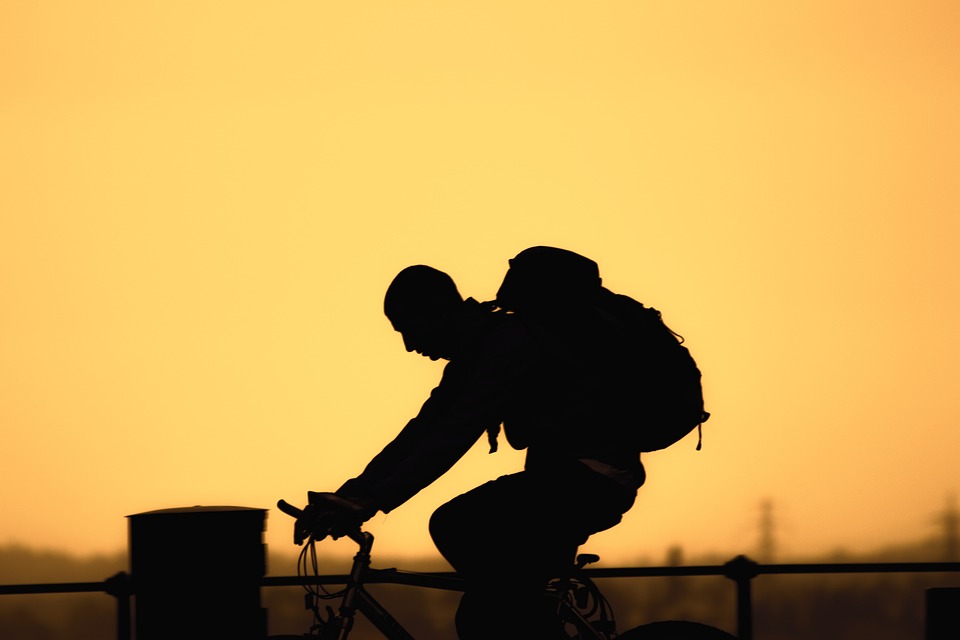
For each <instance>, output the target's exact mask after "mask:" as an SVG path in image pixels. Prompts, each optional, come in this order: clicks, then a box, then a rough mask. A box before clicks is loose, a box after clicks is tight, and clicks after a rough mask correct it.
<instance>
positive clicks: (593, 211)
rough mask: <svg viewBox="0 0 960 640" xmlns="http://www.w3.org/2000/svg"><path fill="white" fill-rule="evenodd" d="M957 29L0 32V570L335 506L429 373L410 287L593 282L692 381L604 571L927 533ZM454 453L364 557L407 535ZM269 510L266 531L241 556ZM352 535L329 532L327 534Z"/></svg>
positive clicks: (954, 131)
mask: <svg viewBox="0 0 960 640" xmlns="http://www.w3.org/2000/svg"><path fill="white" fill-rule="evenodd" d="M957 33H960V5H958V4H957V3H955V2H952V1H950V0H941V1H934V0H917V1H910V2H907V1H900V2H876V1H873V0H869V1H868V0H852V1H849V2H835V1H833V0H831V1H827V0H813V1H804V2H761V1H747V2H737V3H730V2H686V1H679V2H670V3H663V2H656V3H655V2H634V1H629V2H628V1H607V2H565V1H555V0H552V1H550V2H482V3H480V2H473V3H466V2H422V1H421V2H417V1H415V2H403V3H400V2H354V3H347V2H341V3H334V2H317V1H315V0H310V1H303V2H300V1H296V2H281V3H264V2H242V1H231V2H199V3H198V2H186V1H182V0H176V1H172V2H137V3H129V2H118V1H116V0H107V1H104V2H96V3H84V2H72V1H66V0H64V1H59V2H56V1H52V2H33V1H32V0H31V1H28V0H8V1H6V2H4V3H3V4H2V5H0V428H2V444H0V484H2V487H3V489H2V492H0V513H2V514H3V515H2V517H0V544H2V543H8V542H19V543H24V544H30V545H36V546H40V547H58V548H67V549H70V550H73V551H77V552H84V553H91V552H100V551H112V550H115V549H119V548H122V547H123V546H124V545H125V542H126V521H125V518H124V516H126V515H128V514H134V513H139V512H142V511H147V510H152V509H158V508H164V507H174V506H186V505H194V504H207V505H213V504H221V505H222V504H227V505H242V506H251V507H264V508H271V507H272V505H273V504H274V503H275V501H276V499H277V498H281V497H284V498H287V499H291V500H298V499H301V497H302V496H303V495H304V492H305V491H306V490H307V489H317V490H330V489H333V488H335V487H336V486H338V485H339V484H340V482H342V481H343V480H344V479H346V478H347V477H349V476H351V475H353V474H355V473H357V472H359V470H360V469H361V468H362V467H363V465H364V464H365V463H366V461H367V460H368V459H369V458H370V457H371V456H372V455H373V454H374V453H376V452H377V451H378V450H379V448H380V447H381V446H382V445H383V444H385V443H386V441H387V440H388V439H389V438H390V437H391V436H392V435H393V434H394V433H395V432H396V430H398V429H399V428H400V427H401V426H402V425H403V423H404V422H405V421H406V419H407V418H408V417H409V416H410V415H412V414H413V413H414V412H415V411H416V409H417V408H418V407H419V404H420V402H421V401H422V400H423V399H424V398H425V396H426V394H427V393H428V391H429V389H430V388H431V386H432V385H433V383H434V382H435V381H436V380H437V379H438V378H439V375H440V364H439V363H431V362H429V361H427V360H425V359H421V358H418V357H416V356H414V355H409V354H407V353H405V352H404V350H403V348H402V344H401V341H400V338H399V336H397V335H396V334H394V333H393V332H392V330H391V328H390V325H389V323H388V322H387V321H386V320H385V319H384V318H383V316H382V314H381V301H382V296H383V292H384V289H385V287H386V286H387V284H388V283H389V281H390V279H391V278H392V276H393V275H394V274H395V273H396V272H397V271H398V270H399V269H400V268H402V267H404V266H406V265H408V264H413V263H427V264H432V265H434V266H436V267H439V268H441V269H444V270H447V271H448V272H449V273H450V274H451V275H453V277H454V278H455V279H456V280H457V282H458V283H459V284H460V286H461V290H462V292H463V293H464V294H466V295H473V296H476V297H478V298H482V299H483V298H490V297H492V295H493V293H494V292H495V291H496V287H497V285H498V283H499V280H500V278H501V277H502V275H503V273H504V271H505V269H506V264H507V263H506V261H507V259H508V258H510V257H511V256H512V255H514V254H515V253H517V252H518V251H519V250H521V249H523V248H524V247H526V246H529V245H532V244H554V245H558V246H563V247H567V248H570V249H574V250H578V251H581V252H582V253H585V254H587V255H589V256H591V257H593V258H595V259H596V260H597V261H598V262H599V263H600V266H601V270H602V274H603V275H604V277H605V281H606V282H607V283H608V284H609V285H610V286H611V287H612V288H614V289H616V290H618V291H621V292H624V293H629V294H631V295H633V296H635V297H637V298H638V299H641V300H643V301H645V302H646V303H648V304H651V305H653V306H656V307H658V308H660V309H662V310H663V312H664V315H665V317H666V319H667V320H668V322H669V323H670V324H671V325H672V326H673V327H674V328H675V329H676V330H678V331H679V332H680V333H683V334H684V335H686V336H687V338H688V344H689V345H690V347H691V348H692V350H693V352H694V354H695V356H696V357H697V360H698V362H699V363H700V365H701V368H702V369H703V371H704V375H705V386H706V394H707V401H708V408H709V410H710V411H712V412H713V414H714V417H713V419H711V420H710V422H709V423H708V424H707V426H706V428H705V433H704V449H703V451H701V452H699V453H698V452H695V451H694V441H693V440H689V441H684V442H682V443H680V444H679V445H677V446H676V447H675V448H674V449H672V450H670V451H667V452H662V453H657V454H651V455H649V456H647V457H646V462H647V466H648V472H649V482H648V484H647V486H646V487H645V488H644V489H643V490H642V492H641V496H640V498H639V500H638V502H637V506H636V508H635V509H634V511H633V512H631V514H630V515H629V516H628V517H627V519H626V520H625V522H624V523H623V525H621V527H620V528H619V529H618V530H616V531H614V532H609V533H606V534H603V535H601V536H598V537H597V539H596V541H595V542H593V543H591V545H590V549H591V550H593V551H596V552H599V553H600V554H601V555H603V556H604V557H605V558H608V559H610V560H611V561H621V562H630V561H633V560H635V559H637V558H642V557H647V558H652V559H655V560H659V559H661V558H662V555H663V554H664V552H665V549H666V548H667V547H668V546H670V545H673V544H682V545H684V546H685V547H686V549H687V550H688V552H690V553H699V552H707V551H718V552H722V553H731V554H732V553H738V552H748V553H750V552H753V550H754V546H755V541H756V536H757V527H756V522H757V520H758V518H759V504H760V502H761V501H762V500H764V499H767V498H771V499H773V500H774V501H775V508H776V514H777V518H778V522H779V525H780V526H779V529H778V531H779V534H780V536H781V538H780V540H781V543H782V548H783V550H784V552H785V553H793V554H803V553H814V552H819V551H827V550H831V549H834V548H836V547H841V546H842V547H846V548H848V549H853V550H861V549H871V548H876V547H878V546H881V545H884V544H888V543H891V542H896V541H900V540H912V539H918V538H921V537H927V536H932V535H934V534H935V533H936V525H935V523H934V518H935V515H936V513H937V512H938V511H939V510H941V509H942V508H943V506H944V505H945V503H946V499H947V496H948V495H950V494H951V492H955V491H957V489H958V488H960V486H958V485H960V482H958V480H957V471H956V462H957V457H958V452H960V408H958V403H957V395H958V393H957V392H958V382H960V375H958V361H960V340H958V338H957V327H958V326H960V302H958V295H957V294H958V286H957V285H958V275H960V274H958V260H957V244H958V241H960V218H958V213H960V118H958V117H957V114H958V113H960V45H958V44H957V43H958V40H957V37H956V36H957ZM520 464H521V456H520V455H519V454H517V453H515V452H509V451H504V452H501V453H499V454H497V455H495V456H488V455H487V454H486V451H485V449H484V448H483V446H482V445H479V446H478V447H477V448H475V449H474V450H473V451H471V453H470V454H468V456H467V457H466V458H465V459H464V460H463V461H462V462H461V463H460V464H459V465H458V466H457V467H456V468H455V469H454V470H453V471H452V472H451V473H450V474H449V476H447V477H445V478H444V479H443V480H442V481H440V482H439V483H437V484H435V485H434V486H432V487H430V488H429V489H428V490H426V491H425V492H423V493H422V494H421V495H419V496H417V497H416V498H415V499H414V500H412V501H411V502H410V503H408V504H407V505H405V506H404V507H403V508H401V509H398V510H397V511H395V512H393V513H392V514H390V515H389V516H386V517H384V516H378V517H377V518H376V519H375V520H374V523H373V530H374V532H375V533H376V534H377V536H378V539H379V540H380V543H379V547H380V549H382V550H384V551H393V552H407V553H416V554H419V553H423V552H426V551H427V550H428V548H429V539H428V537H427V535H426V533H425V522H426V518H427V515H428V514H429V513H430V511H431V510H432V508H433V507H435V506H436V505H437V504H439V503H440V502H441V501H443V500H444V499H445V498H447V497H449V496H452V495H455V494H456V493H457V492H459V491H462V490H464V489H466V488H468V487H470V486H473V485H474V484H476V483H479V482H480V481H482V480H484V479H487V478H490V477H494V476H496V475H498V474H501V473H504V472H507V471H512V470H514V469H516V468H518V467H519V465H520ZM289 535H290V523H289V522H287V521H286V518H285V517H284V516H282V515H278V514H277V513H276V512H273V511H271V514H270V518H269V529H268V533H267V541H268V543H269V544H271V545H287V544H288V540H289ZM338 544H339V543H338Z"/></svg>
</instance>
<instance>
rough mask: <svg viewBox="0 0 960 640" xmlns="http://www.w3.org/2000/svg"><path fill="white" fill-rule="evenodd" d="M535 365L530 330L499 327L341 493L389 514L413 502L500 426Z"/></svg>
mask: <svg viewBox="0 0 960 640" xmlns="http://www.w3.org/2000/svg"><path fill="white" fill-rule="evenodd" d="M531 360H532V353H531V341H530V339H529V336H528V335H527V333H526V330H525V329H524V328H523V327H522V326H521V325H520V324H519V323H514V322H510V323H504V324H503V325H502V326H501V327H498V329H497V330H495V331H494V333H493V334H492V335H491V336H490V337H489V338H488V339H487V340H486V341H485V342H484V344H483V346H482V348H481V349H480V351H479V353H478V354H477V358H476V360H475V361H474V362H473V363H463V362H457V361H453V362H451V363H449V364H448V365H447V367H446V368H445V369H444V373H443V378H442V379H441V380H440V384H439V385H438V386H437V387H436V388H435V389H434V390H433V392H432V393H431V394H430V397H429V398H428V399H427V401H426V402H425V403H424V404H423V407H422V408H421V409H420V412H419V413H418V414H417V416H416V417H415V418H413V419H412V420H410V422H408V423H407V425H406V426H405V427H404V428H403V429H402V430H401V431H400V433H399V434H398V435H397V437H396V438H394V439H393V441H391V442H390V443H389V444H388V445H387V446H386V447H385V448H384V449H383V450H382V451H381V452H380V453H379V454H378V455H377V456H376V457H375V458H373V460H371V461H370V464H368V465H367V467H366V468H365V469H364V471H363V473H361V474H360V475H359V476H358V477H356V478H354V479H352V480H349V481H347V482H346V483H345V484H344V485H343V486H342V487H341V488H340V489H339V490H338V492H337V493H341V494H342V495H346V496H351V495H353V496H366V497H371V498H373V499H374V501H375V502H376V504H377V506H378V507H379V509H380V510H381V511H383V512H385V513H386V512H389V511H391V510H392V509H394V508H396V507H398V506H399V505H401V504H403V503H404V502H406V501H407V500H409V499H410V498H412V497H413V496H414V495H416V494H417V493H418V492H419V491H420V490H421V489H423V488H424V487H426V486H428V485H429V484H431V483H432V482H433V481H434V480H436V479H437V478H439V477H440V476H442V475H443V474H444V473H446V471H447V470H448V469H450V467H452V466H453V465H454V463H456V462H457V461H458V460H459V459H460V458H461V457H462V456H463V455H464V454H465V453H466V452H467V451H468V450H469V449H470V448H471V447H472V446H473V444H474V443H475V442H476V441H477V440H478V439H479V438H480V437H481V436H482V435H483V434H484V433H485V431H486V429H487V428H488V427H491V426H496V425H499V424H500V422H501V421H502V420H503V414H504V410H505V408H506V407H507V406H508V405H509V403H510V401H511V396H512V394H513V392H514V390H515V389H516V388H517V386H518V385H517V382H518V380H519V379H520V377H521V376H522V375H523V373H524V372H525V371H526V370H527V369H528V368H529V366H530V364H531ZM461 365H463V366H461Z"/></svg>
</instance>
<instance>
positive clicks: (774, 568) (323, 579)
mask: <svg viewBox="0 0 960 640" xmlns="http://www.w3.org/2000/svg"><path fill="white" fill-rule="evenodd" d="M582 572H583V574H584V575H585V576H587V577H589V578H642V577H666V576H722V577H725V578H729V579H730V580H732V581H733V582H735V583H736V585H737V632H738V637H739V638H740V640H752V638H753V609H752V602H751V601H752V594H751V582H752V581H753V580H754V579H755V578H756V577H758V576H761V575H787V574H791V575H798V574H808V575H810V574H851V573H944V572H947V573H949V572H960V562H834V563H810V564H759V563H757V562H754V561H753V560H750V559H749V558H747V557H745V556H737V557H736V558H734V559H732V560H730V561H729V562H727V563H725V564H722V565H693V566H678V567H621V568H609V569H602V568H593V569H582ZM349 579H350V576H349V575H347V574H331V575H321V576H279V577H278V576H269V577H264V578H262V579H261V582H260V584H261V586H263V587H285V586H306V585H312V584H346V583H347V582H348V580H349ZM364 579H365V581H366V582H368V583H371V584H374V583H379V584H403V585H410V586H417V587H427V588H433V589H444V590H451V591H462V590H463V580H462V578H460V577H459V576H457V574H456V573H454V572H451V571H438V572H427V573H417V572H411V571H400V570H397V569H371V570H370V571H369V573H368V574H367V575H366V576H365V578H364ZM55 593H107V594H110V595H112V596H114V597H115V598H117V620H118V623H117V637H118V638H119V639H120V640H128V639H129V638H130V597H131V596H132V595H134V587H133V583H132V579H131V578H130V576H129V575H127V574H126V573H123V572H121V573H118V574H117V575H115V576H113V577H112V578H109V579H107V580H105V581H103V582H64V583H50V584H20V585H0V595H36V594H55Z"/></svg>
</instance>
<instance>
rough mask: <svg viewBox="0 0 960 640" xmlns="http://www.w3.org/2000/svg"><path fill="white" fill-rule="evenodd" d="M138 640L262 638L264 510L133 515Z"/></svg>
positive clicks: (198, 509) (190, 509)
mask: <svg viewBox="0 0 960 640" xmlns="http://www.w3.org/2000/svg"><path fill="white" fill-rule="evenodd" d="M128 518H129V526H130V573H131V576H132V580H133V591H134V618H135V626H136V630H137V634H136V637H137V640H174V639H189V640H193V639H198V640H199V639H201V638H202V639H204V640H206V639H210V638H230V640H264V639H265V638H266V637H267V620H266V611H265V610H264V609H263V608H262V607H261V606H260V584H261V582H262V579H263V576H264V575H265V574H266V553H265V547H264V544H263V531H264V526H265V523H266V510H264V509H253V508H248V507H183V508H176V509H161V510H158V511H148V512H146V513H139V514H136V515H131V516H128Z"/></svg>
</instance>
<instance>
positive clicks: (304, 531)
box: [277, 491, 377, 545]
mask: <svg viewBox="0 0 960 640" xmlns="http://www.w3.org/2000/svg"><path fill="white" fill-rule="evenodd" d="M307 496H308V499H309V502H308V504H307V506H306V507H304V508H303V509H297V508H296V507H294V506H292V505H290V504H288V503H287V502H285V501H283V500H280V501H279V502H278V503H277V507H278V508H279V509H280V510H281V511H282V512H284V513H286V514H287V515H289V516H292V517H294V518H296V519H297V521H296V523H295V524H294V527H293V542H294V544H297V545H301V544H303V542H304V541H305V540H308V539H311V538H312V539H313V540H318V541H319V540H323V539H324V538H326V537H327V536H331V537H333V538H334V539H337V538H340V537H342V536H348V535H351V534H359V532H360V525H361V524H363V523H364V522H365V521H366V520H368V519H370V518H371V517H372V516H373V515H374V514H375V513H376V512H377V509H376V507H375V506H374V505H373V501H372V500H369V499H364V498H353V497H351V498H346V497H343V496H338V495H337V494H335V493H319V492H314V491H309V492H307Z"/></svg>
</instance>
